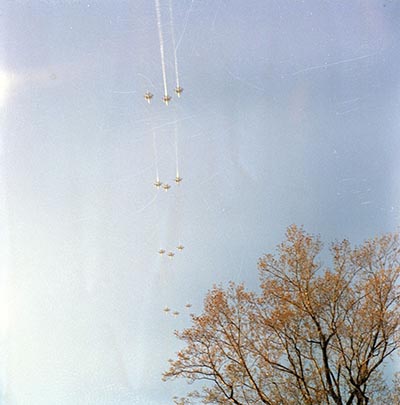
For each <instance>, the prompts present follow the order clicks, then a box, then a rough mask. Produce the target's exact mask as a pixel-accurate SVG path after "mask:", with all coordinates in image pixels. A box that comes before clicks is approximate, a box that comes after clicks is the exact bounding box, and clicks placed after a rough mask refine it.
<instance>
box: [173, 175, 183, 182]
mask: <svg viewBox="0 0 400 405" xmlns="http://www.w3.org/2000/svg"><path fill="white" fill-rule="evenodd" d="M182 180H183V179H182V177H179V176H176V177H175V179H174V181H175V183H176V184H179V183H180V182H181V181H182Z"/></svg>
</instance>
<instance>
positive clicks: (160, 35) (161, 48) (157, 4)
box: [155, 0, 168, 96]
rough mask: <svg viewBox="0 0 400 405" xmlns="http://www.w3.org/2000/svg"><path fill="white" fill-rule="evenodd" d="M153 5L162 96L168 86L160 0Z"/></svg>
mask: <svg viewBox="0 0 400 405" xmlns="http://www.w3.org/2000/svg"><path fill="white" fill-rule="evenodd" d="M155 6H156V15H157V27H158V37H159V39H160V54H161V68H162V75H163V82H164V96H167V95H168V88H167V75H166V72H165V55H164V37H163V33H162V26H161V10H160V0H155Z"/></svg>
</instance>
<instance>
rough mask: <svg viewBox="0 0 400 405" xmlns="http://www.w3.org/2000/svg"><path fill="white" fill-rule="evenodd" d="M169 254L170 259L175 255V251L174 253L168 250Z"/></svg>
mask: <svg viewBox="0 0 400 405" xmlns="http://www.w3.org/2000/svg"><path fill="white" fill-rule="evenodd" d="M167 256H168V257H169V258H170V259H172V258H173V257H174V256H175V253H174V252H168V253H167Z"/></svg>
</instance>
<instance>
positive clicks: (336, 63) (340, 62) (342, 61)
mask: <svg viewBox="0 0 400 405" xmlns="http://www.w3.org/2000/svg"><path fill="white" fill-rule="evenodd" d="M371 56H375V54H368V55H362V56H357V57H355V58H350V59H343V60H338V61H336V62H331V63H325V64H324V65H315V66H310V67H308V68H305V69H301V70H298V71H297V72H294V73H292V76H296V75H298V74H300V73H304V72H309V71H310V70H316V69H323V68H326V67H329V66H335V65H341V64H343V63H349V62H355V61H357V60H361V59H366V58H370V57H371Z"/></svg>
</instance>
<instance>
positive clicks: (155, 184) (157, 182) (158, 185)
mask: <svg viewBox="0 0 400 405" xmlns="http://www.w3.org/2000/svg"><path fill="white" fill-rule="evenodd" d="M153 185H154V186H155V187H156V188H160V187H161V186H162V183H161V181H160V180H156V182H155V183H153Z"/></svg>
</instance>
